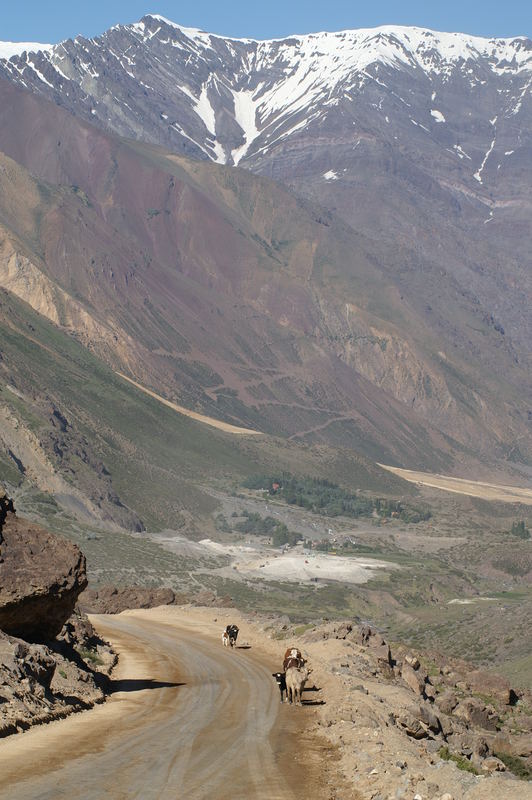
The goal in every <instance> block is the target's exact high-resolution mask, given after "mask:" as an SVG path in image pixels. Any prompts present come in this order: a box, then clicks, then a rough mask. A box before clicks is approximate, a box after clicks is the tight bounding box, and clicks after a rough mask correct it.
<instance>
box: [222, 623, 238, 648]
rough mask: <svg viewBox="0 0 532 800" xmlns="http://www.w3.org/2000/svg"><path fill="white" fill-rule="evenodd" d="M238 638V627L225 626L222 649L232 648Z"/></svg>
mask: <svg viewBox="0 0 532 800" xmlns="http://www.w3.org/2000/svg"><path fill="white" fill-rule="evenodd" d="M237 636H238V625H227V627H226V629H225V631H224V632H223V633H222V642H223V645H224V647H234V646H235V645H236V639H237Z"/></svg>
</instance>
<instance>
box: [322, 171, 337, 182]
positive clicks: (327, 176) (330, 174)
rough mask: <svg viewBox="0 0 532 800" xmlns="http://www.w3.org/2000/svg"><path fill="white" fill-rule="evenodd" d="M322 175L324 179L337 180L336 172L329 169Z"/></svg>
mask: <svg viewBox="0 0 532 800" xmlns="http://www.w3.org/2000/svg"><path fill="white" fill-rule="evenodd" d="M322 177H324V178H325V180H326V181H337V180H338V173H337V172H335V171H334V170H333V169H330V170H328V172H324V173H323V176H322Z"/></svg>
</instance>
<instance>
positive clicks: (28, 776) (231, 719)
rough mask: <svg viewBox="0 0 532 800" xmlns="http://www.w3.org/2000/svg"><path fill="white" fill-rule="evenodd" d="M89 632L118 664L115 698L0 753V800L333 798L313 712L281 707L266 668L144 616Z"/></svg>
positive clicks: (102, 621) (176, 625) (187, 628)
mask: <svg viewBox="0 0 532 800" xmlns="http://www.w3.org/2000/svg"><path fill="white" fill-rule="evenodd" d="M153 611H155V612H157V609H154V610H153ZM92 621H93V623H94V625H95V627H97V629H98V631H99V632H100V633H101V634H102V635H103V636H104V637H105V638H107V639H108V640H110V641H111V642H112V643H113V644H114V645H115V647H116V649H117V650H118V651H119V653H120V665H119V671H118V674H117V675H116V676H115V679H114V680H115V687H114V688H115V689H116V693H114V694H113V695H112V697H111V698H110V699H109V700H108V701H107V702H106V703H105V704H104V705H103V706H99V707H98V708H96V709H93V710H91V711H88V712H85V713H82V714H76V715H74V716H71V717H69V718H68V719H66V720H62V721H59V722H54V723H51V724H49V725H44V726H41V727H38V728H34V729H32V730H29V731H27V732H26V733H23V734H20V735H17V736H13V737H10V738H8V739H6V740H4V741H2V742H0V798H1V800H52V798H53V800H60V798H69V800H72V799H73V798H76V800H101V799H102V798H106V800H163V799H164V800H181V799H182V800H203V799H204V798H205V800H206V799H207V798H209V800H244V799H246V800H252V798H257V800H259V799H260V800H300V798H301V799H303V798H305V800H308V799H309V798H313V800H319V799H320V798H328V797H330V794H329V793H328V792H325V790H324V789H323V788H322V786H321V784H322V777H323V769H320V759H323V756H324V754H323V753H320V752H319V750H320V748H319V746H317V745H316V744H315V743H314V744H313V743H312V740H311V738H310V737H308V736H306V735H305V733H304V728H305V726H306V724H307V723H306V720H305V717H306V715H308V714H311V713H312V711H311V709H310V708H305V707H303V708H290V707H288V706H284V705H283V706H281V704H280V703H279V694H278V689H277V687H276V685H275V684H274V681H273V679H272V677H271V672H272V669H271V668H270V665H269V664H267V663H266V664H265V663H264V662H263V660H262V659H264V656H262V657H261V656H259V654H258V653H257V652H256V651H255V650H254V649H249V650H244V649H237V650H235V651H230V650H227V649H226V648H223V647H222V644H221V640H220V637H218V636H216V637H215V636H214V635H213V634H214V630H218V628H220V629H221V628H222V626H221V625H217V626H216V627H214V626H212V630H210V631H208V633H207V634H206V633H205V631H204V630H201V631H200V630H198V625H197V622H196V623H195V622H194V621H188V622H187V620H186V619H185V620H183V621H181V620H180V619H179V618H178V617H175V618H174V617H172V618H170V619H168V618H166V619H165V618H164V617H158V616H157V614H156V613H155V614H150V613H146V612H138V613H135V612H127V613H126V614H124V615H119V616H115V617H112V616H95V617H93V618H92ZM321 765H323V761H321Z"/></svg>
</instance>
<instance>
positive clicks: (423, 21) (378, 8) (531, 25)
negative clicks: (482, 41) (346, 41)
mask: <svg viewBox="0 0 532 800" xmlns="http://www.w3.org/2000/svg"><path fill="white" fill-rule="evenodd" d="M2 5H4V4H2ZM147 12H151V13H159V14H163V15H164V16H166V17H169V18H170V19H172V20H174V22H178V23H180V24H182V25H187V26H190V27H198V28H203V29H204V30H208V31H211V32H213V33H220V34H224V35H230V36H249V37H252V38H256V39H267V38H274V37H281V36H286V35H288V34H290V33H308V32H311V31H320V30H331V31H332V30H341V29H344V28H363V27H374V26H376V25H386V24H398V25H418V26H420V27H427V28H433V29H435V30H443V31H462V32H465V33H472V34H477V35H479V36H523V35H524V36H530V37H532V1H531V0H506V2H503V1H502V0H499V2H493V1H492V0H484V2H481V0H461V1H460V0H444V1H443V2H441V0H395V1H392V0H360V1H359V0H320V2H316V0H262V2H261V1H260V0H255V2H254V0H225V2H223V1H222V0H195V1H194V2H192V3H190V2H187V3H184V2H176V0H140V1H139V0H107V2H104V1H103V0H86V1H85V2H83V0H81V1H79V0H78V1H76V0H74V2H72V0H68V2H67V0H50V1H49V0H46V1H44V0H30V2H23V1H22V2H18V3H17V2H6V3H5V5H4V7H3V8H2V13H1V15H0V20H1V24H0V41H40V42H57V41H60V40H61V39H66V38H68V37H73V36H75V35H76V34H78V33H82V34H84V35H85V36H94V35H96V34H98V33H102V32H103V31H104V30H106V29H107V28H109V27H110V26H111V25H114V24H116V23H118V22H122V23H125V22H134V21H136V20H138V19H140V17H142V16H143V15H144V14H145V13H147Z"/></svg>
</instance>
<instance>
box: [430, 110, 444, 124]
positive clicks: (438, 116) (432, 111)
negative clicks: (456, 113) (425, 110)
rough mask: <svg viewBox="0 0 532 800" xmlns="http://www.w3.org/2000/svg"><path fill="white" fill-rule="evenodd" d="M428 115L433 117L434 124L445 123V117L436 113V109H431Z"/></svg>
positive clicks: (438, 112)
mask: <svg viewBox="0 0 532 800" xmlns="http://www.w3.org/2000/svg"><path fill="white" fill-rule="evenodd" d="M430 113H431V116H433V117H434V119H435V120H436V122H445V117H444V116H443V114H442V113H441V111H438V110H437V109H436V108H431V110H430Z"/></svg>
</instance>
